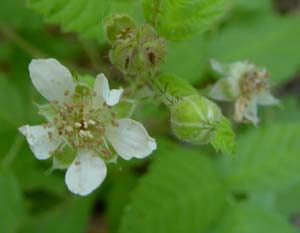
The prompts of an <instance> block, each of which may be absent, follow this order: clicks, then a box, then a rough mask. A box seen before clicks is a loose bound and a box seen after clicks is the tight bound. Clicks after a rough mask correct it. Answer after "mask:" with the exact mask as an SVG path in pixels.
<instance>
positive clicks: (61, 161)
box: [52, 147, 77, 169]
mask: <svg viewBox="0 0 300 233" xmlns="http://www.w3.org/2000/svg"><path fill="white" fill-rule="evenodd" d="M76 155H77V152H76V151H75V150H73V149H71V148H69V147H65V148H64V149H63V150H61V151H59V150H57V151H56V152H55V154H54V155H53V157H52V158H53V164H52V168H53V169H67V168H68V167H69V166H70V165H71V163H72V162H73V161H74V159H75V157H76Z"/></svg>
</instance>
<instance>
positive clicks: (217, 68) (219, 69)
mask: <svg viewBox="0 0 300 233" xmlns="http://www.w3.org/2000/svg"><path fill="white" fill-rule="evenodd" d="M210 64H211V67H212V68H213V70H214V71H216V72H218V73H220V74H224V73H225V67H224V66H223V65H222V64H221V63H220V62H218V61H217V60H215V59H210Z"/></svg>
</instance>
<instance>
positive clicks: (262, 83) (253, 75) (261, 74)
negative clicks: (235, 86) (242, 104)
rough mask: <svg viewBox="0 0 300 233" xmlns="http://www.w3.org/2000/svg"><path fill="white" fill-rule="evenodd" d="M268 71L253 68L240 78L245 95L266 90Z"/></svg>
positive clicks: (241, 88) (248, 95)
mask: <svg viewBox="0 0 300 233" xmlns="http://www.w3.org/2000/svg"><path fill="white" fill-rule="evenodd" d="M267 79H268V73H267V72H266V71H257V70H252V71H248V72H246V73H245V74H244V75H243V77H242V79H241V80H240V83H239V85H240V90H241V92H242V95H243V96H247V97H251V96H252V95H254V94H257V93H259V92H261V91H262V90H266V89H267V88H268V85H267Z"/></svg>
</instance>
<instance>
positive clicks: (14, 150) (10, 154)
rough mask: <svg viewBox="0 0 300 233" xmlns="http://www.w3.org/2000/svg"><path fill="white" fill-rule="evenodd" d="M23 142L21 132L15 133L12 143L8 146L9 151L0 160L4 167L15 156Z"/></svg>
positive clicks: (9, 163)
mask: <svg viewBox="0 0 300 233" xmlns="http://www.w3.org/2000/svg"><path fill="white" fill-rule="evenodd" d="M23 143H24V137H23V136H22V135H21V134H19V133H18V134H17V136H16V137H15V140H14V142H13V143H12V145H11V147H10V148H9V151H8V152H7V154H6V155H5V156H4V158H3V160H2V165H3V166H5V167H10V166H11V164H12V163H13V161H14V160H15V158H16V157H17V155H18V153H19V151H20V149H21V147H22V145H23Z"/></svg>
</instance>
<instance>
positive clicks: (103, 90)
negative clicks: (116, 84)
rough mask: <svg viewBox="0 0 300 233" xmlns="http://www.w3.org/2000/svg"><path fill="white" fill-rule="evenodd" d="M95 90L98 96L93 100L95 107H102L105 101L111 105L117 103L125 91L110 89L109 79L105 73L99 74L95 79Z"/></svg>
mask: <svg viewBox="0 0 300 233" xmlns="http://www.w3.org/2000/svg"><path fill="white" fill-rule="evenodd" d="M94 91H95V93H96V96H95V98H94V101H93V107H94V108H96V109H97V108H101V106H102V105H103V103H106V104H107V105H109V106H113V105H116V104H117V103H118V102H119V100H120V98H121V95H122V93H123V89H112V90H110V89H109V84H108V80H107V79H106V77H105V76H104V74H99V75H97V77H96V80H95V86H94Z"/></svg>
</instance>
